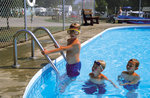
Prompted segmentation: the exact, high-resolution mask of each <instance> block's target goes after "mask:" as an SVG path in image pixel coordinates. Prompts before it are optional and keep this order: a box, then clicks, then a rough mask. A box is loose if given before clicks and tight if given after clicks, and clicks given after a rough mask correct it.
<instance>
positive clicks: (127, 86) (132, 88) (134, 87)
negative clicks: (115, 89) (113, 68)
mask: <svg viewBox="0 0 150 98" xmlns="http://www.w3.org/2000/svg"><path fill="white" fill-rule="evenodd" d="M122 82H123V83H129V82H130V81H126V80H122ZM139 84H140V82H138V83H137V84H132V85H131V84H129V85H124V86H123V87H124V88H125V89H127V90H129V91H131V90H135V89H138V86H139Z"/></svg>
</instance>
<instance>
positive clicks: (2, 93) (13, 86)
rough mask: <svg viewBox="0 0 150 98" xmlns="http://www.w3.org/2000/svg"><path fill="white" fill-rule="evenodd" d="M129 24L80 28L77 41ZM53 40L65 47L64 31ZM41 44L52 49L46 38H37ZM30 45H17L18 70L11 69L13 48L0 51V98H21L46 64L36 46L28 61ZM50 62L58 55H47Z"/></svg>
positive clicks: (107, 24)
mask: <svg viewBox="0 0 150 98" xmlns="http://www.w3.org/2000/svg"><path fill="white" fill-rule="evenodd" d="M127 25H131V24H109V23H102V22H100V24H94V26H82V27H81V34H80V35H79V39H80V41H81V43H83V42H84V41H86V40H88V39H89V38H92V37H93V36H95V35H96V34H98V33H100V32H102V31H103V30H105V29H107V28H110V27H115V26H127ZM53 36H54V38H55V39H56V40H57V41H58V43H59V44H60V45H66V39H67V38H68V36H67V33H66V31H62V32H58V33H55V34H53ZM39 40H40V42H41V44H42V45H43V47H44V48H46V49H48V50H49V49H53V48H54V47H53V43H52V42H51V40H50V39H49V37H48V36H45V37H42V38H39ZM30 50H31V43H30V41H28V42H26V43H21V44H19V45H18V64H20V65H21V67H20V68H19V69H15V68H12V67H11V66H12V65H13V47H12V46H10V47H8V48H4V49H0V98H10V97H11V98H22V96H23V93H24V91H25V88H26V86H27V84H28V82H29V81H30V79H31V78H32V77H33V76H34V74H35V73H36V72H37V71H38V70H39V69H40V68H42V67H43V66H45V65H46V64H47V63H48V62H47V60H46V59H45V58H44V56H43V55H41V52H40V50H39V48H37V45H36V46H35V57H36V58H35V59H30V56H31V51H30ZM49 56H50V58H51V59H52V60H54V59H56V58H57V57H59V56H60V54H59V53H55V54H50V55H49Z"/></svg>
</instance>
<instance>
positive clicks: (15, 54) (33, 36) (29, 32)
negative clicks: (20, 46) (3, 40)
mask: <svg viewBox="0 0 150 98" xmlns="http://www.w3.org/2000/svg"><path fill="white" fill-rule="evenodd" d="M21 33H28V34H29V35H31V37H32V38H33V39H34V40H35V42H36V43H37V44H38V46H39V48H40V50H41V51H44V48H43V46H42V45H41V44H40V42H39V41H38V39H37V38H36V36H35V35H34V34H33V33H32V32H31V31H29V30H25V29H23V30H19V31H17V32H16V34H15V35H14V36H13V37H14V40H13V42H14V44H13V46H14V47H13V55H14V65H13V66H12V67H17V68H18V67H19V66H20V65H19V64H18V62H17V60H18V58H17V37H18V36H19V34H21ZM44 56H45V58H46V59H47V61H48V62H50V64H51V67H52V68H53V69H54V70H55V72H56V73H57V74H58V75H59V71H58V69H57V68H56V66H55V65H54V64H53V62H52V60H51V59H50V58H49V56H48V55H44Z"/></svg>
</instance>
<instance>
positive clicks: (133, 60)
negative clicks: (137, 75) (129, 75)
mask: <svg viewBox="0 0 150 98" xmlns="http://www.w3.org/2000/svg"><path fill="white" fill-rule="evenodd" d="M130 61H132V62H135V67H139V64H140V62H139V61H138V60H137V59H130V60H129V61H128V62H130Z"/></svg>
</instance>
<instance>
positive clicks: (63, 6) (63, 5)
mask: <svg viewBox="0 0 150 98" xmlns="http://www.w3.org/2000/svg"><path fill="white" fill-rule="evenodd" d="M62 9H63V13H62V14H63V15H62V17H63V30H65V0H63V1H62Z"/></svg>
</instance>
